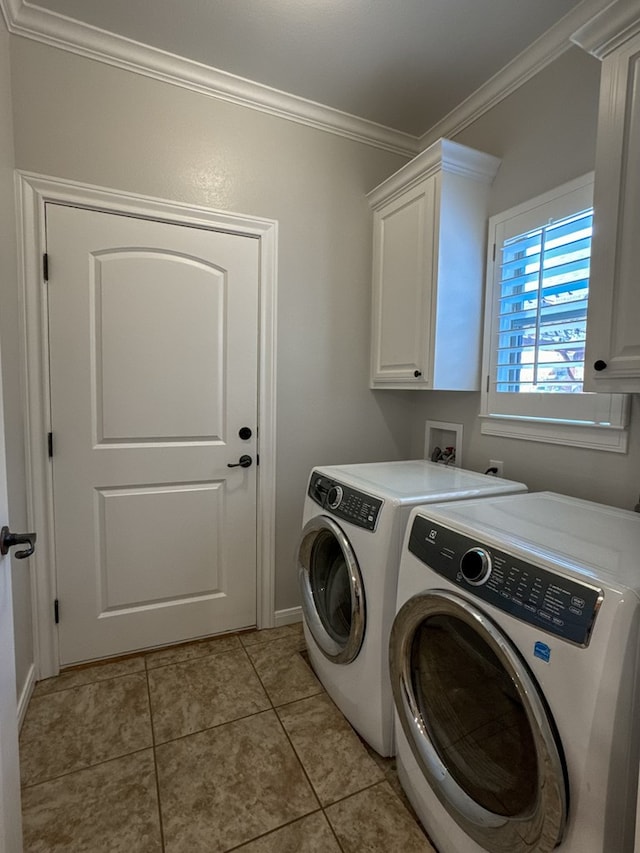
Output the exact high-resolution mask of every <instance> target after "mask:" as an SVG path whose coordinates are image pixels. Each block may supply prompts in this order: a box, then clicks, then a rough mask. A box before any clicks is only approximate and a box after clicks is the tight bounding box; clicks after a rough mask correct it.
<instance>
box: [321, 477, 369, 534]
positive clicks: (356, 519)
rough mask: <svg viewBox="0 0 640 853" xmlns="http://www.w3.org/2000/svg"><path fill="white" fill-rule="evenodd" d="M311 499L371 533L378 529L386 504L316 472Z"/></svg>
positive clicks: (338, 516)
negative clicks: (379, 519) (380, 516)
mask: <svg viewBox="0 0 640 853" xmlns="http://www.w3.org/2000/svg"><path fill="white" fill-rule="evenodd" d="M309 497H310V498H312V499H313V500H314V501H315V502H316V503H317V504H320V506H321V507H322V508H323V509H324V510H327V511H328V512H330V513H332V514H333V515H335V516H336V517H337V518H341V519H343V520H344V521H350V522H351V524H356V525H357V526H358V527H362V528H364V529H365V530H371V531H373V530H375V529H376V524H377V523H378V516H379V515H380V510H381V509H382V505H383V503H384V501H382V500H380V498H374V497H372V496H371V495H367V494H366V493H365V492H359V491H357V490H356V489H351V488H350V487H349V486H345V485H343V484H342V483H339V482H338V481H337V480H332V479H331V478H330V477H325V476H324V475H323V474H318V473H317V472H315V471H314V473H313V474H312V475H311V480H310V481H309Z"/></svg>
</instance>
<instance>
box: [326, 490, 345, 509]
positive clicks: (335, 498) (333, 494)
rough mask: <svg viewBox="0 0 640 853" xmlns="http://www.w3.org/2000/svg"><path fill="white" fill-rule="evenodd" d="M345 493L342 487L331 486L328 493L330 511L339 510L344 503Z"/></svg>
mask: <svg viewBox="0 0 640 853" xmlns="http://www.w3.org/2000/svg"><path fill="white" fill-rule="evenodd" d="M342 496H343V491H342V487H341V486H331V488H330V489H329V491H328V492H327V506H328V507H329V509H337V508H338V507H339V506H340V504H341V503H342Z"/></svg>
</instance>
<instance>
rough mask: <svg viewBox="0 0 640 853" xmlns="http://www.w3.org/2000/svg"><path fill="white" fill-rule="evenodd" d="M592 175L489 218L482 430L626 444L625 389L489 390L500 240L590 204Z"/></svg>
mask: <svg viewBox="0 0 640 853" xmlns="http://www.w3.org/2000/svg"><path fill="white" fill-rule="evenodd" d="M593 180H594V173H593V172H589V173H587V174H586V175H582V176H581V177H579V178H575V179H574V180H572V181H568V182H567V183H565V184H562V185H561V186H559V187H556V188H555V189H553V190H550V191H549V192H546V193H543V194H542V195H539V196H536V197H535V198H532V199H529V200H528V201H526V202H523V203H522V204H519V205H516V206H515V207H512V208H509V209H508V210H505V211H503V212H502V213H498V214H496V215H494V216H492V217H491V218H490V219H489V229H488V234H489V236H488V245H487V275H486V290H485V309H484V335H483V353H482V376H483V382H482V388H481V402H480V419H481V433H482V434H484V435H501V436H505V437H508V438H520V439H525V440H529V441H542V442H549V443H552V444H563V445H574V446H577V447H587V448H592V449H598V450H610V451H614V452H619V453H625V452H626V450H627V438H628V430H627V423H628V410H629V406H628V397H627V395H624V394H605V393H595V392H582V393H567V394H562V393H509V392H499V391H497V390H495V385H496V383H495V378H496V375H497V374H496V365H497V351H498V346H497V341H498V326H499V318H498V301H499V298H500V283H501V282H500V267H501V249H502V246H503V245H504V243H505V241H506V240H509V239H511V238H512V237H515V236H518V235H519V234H525V233H527V232H528V231H532V230H534V229H535V228H539V227H541V226H543V225H546V224H549V223H550V222H552V221H554V220H560V219H564V218H566V217H568V216H571V215H573V214H575V213H578V212H579V211H581V210H586V209H587V208H590V207H592V206H593ZM587 334H588V330H587Z"/></svg>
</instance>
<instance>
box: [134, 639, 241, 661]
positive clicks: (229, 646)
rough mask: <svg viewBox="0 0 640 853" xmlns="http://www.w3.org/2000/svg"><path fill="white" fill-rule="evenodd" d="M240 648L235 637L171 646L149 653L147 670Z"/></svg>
mask: <svg viewBox="0 0 640 853" xmlns="http://www.w3.org/2000/svg"><path fill="white" fill-rule="evenodd" d="M239 648H240V639H239V638H238V636H237V635H235V634H234V635H231V636H222V637H211V638H210V639H208V640H198V641H197V642H195V643H186V644H182V645H179V646H172V647H171V648H168V649H159V650H158V651H157V652H149V653H148V654H146V655H145V660H146V662H147V669H155V668H156V667H158V666H166V665H167V664H171V663H181V662H182V661H187V660H194V659H195V658H202V657H206V656H207V655H217V654H222V653H223V652H232V651H233V650H234V649H239Z"/></svg>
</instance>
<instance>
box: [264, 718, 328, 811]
mask: <svg viewBox="0 0 640 853" xmlns="http://www.w3.org/2000/svg"><path fill="white" fill-rule="evenodd" d="M273 710H274V711H275V714H276V719H277V720H278V722H279V723H280V728H281V729H282V731H283V732H284V736H285V737H286V739H287V740H288V741H289V745H290V746H291V749H292V750H293V754H294V755H295V757H296V760H297V762H298V764H299V765H300V767H301V769H302V772H303V774H304V777H305V779H306V780H307V782H308V783H309V787H310V788H311V791H312V793H313V796H314V797H315V798H316V800H317V802H318V805H319V806H320V808H321V809H322V810H323V811H324V806H323V805H322V803H321V802H320V797H319V796H318V792H317V791H316V787H315V785H314V784H313V782H312V781H311V779H310V777H309V774H308V773H307V768H306V767H305V766H304V763H303V761H302V759H301V758H300V755H299V754H298V750H297V749H296V747H295V744H294V742H293V741H292V740H291V737H290V736H289V732H288V731H287V729H286V727H285V725H284V723H283V722H282V720H281V719H280V714H278V709H277V708H274V709H273Z"/></svg>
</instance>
